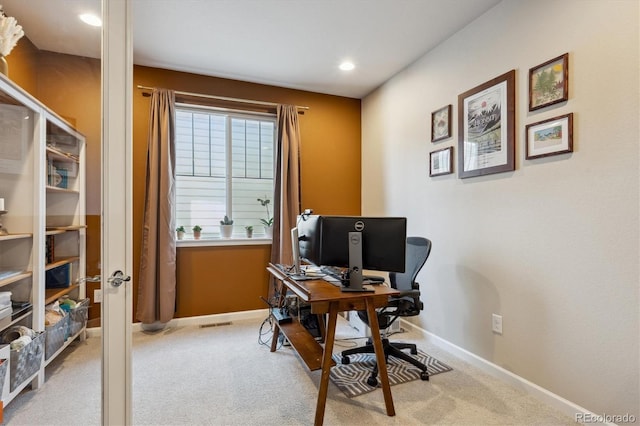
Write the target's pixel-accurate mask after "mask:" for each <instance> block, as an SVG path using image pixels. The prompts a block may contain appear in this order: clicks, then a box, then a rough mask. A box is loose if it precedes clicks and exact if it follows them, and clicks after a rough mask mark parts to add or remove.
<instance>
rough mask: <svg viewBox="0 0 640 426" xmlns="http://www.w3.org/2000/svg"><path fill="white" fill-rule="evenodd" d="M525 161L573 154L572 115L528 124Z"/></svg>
mask: <svg viewBox="0 0 640 426" xmlns="http://www.w3.org/2000/svg"><path fill="white" fill-rule="evenodd" d="M526 129H527V132H526V135H527V154H526V159H527V160H531V159H534V158H541V157H548V156H550V155H558V154H565V153H567V152H573V113H569V114H567V115H562V116H560V117H554V118H550V119H548V120H544V121H538V122H537V123H532V124H528V125H527V126H526Z"/></svg>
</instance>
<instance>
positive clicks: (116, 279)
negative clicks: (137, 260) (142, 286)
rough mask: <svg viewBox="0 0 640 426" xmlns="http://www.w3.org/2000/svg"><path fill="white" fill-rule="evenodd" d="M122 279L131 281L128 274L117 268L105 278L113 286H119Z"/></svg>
mask: <svg viewBox="0 0 640 426" xmlns="http://www.w3.org/2000/svg"><path fill="white" fill-rule="evenodd" d="M123 281H131V277H130V276H129V275H125V274H124V272H122V271H120V270H117V271H115V272H114V273H113V274H111V276H110V277H109V278H107V282H109V283H110V284H111V285H112V286H114V287H120V286H121V285H122V282H123Z"/></svg>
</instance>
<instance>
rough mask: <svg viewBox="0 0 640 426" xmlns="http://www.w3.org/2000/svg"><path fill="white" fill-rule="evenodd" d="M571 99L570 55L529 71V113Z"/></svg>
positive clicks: (566, 54) (559, 57) (562, 56)
mask: <svg viewBox="0 0 640 426" xmlns="http://www.w3.org/2000/svg"><path fill="white" fill-rule="evenodd" d="M567 99H569V54H568V53H565V54H564V55H560V56H558V57H557V58H553V59H550V60H548V61H547V62H545V63H543V64H540V65H538V66H536V67H533V68H531V69H530V70H529V111H534V110H536V109H540V108H544V107H546V106H549V105H553V104H557V103H559V102H564V101H566V100H567Z"/></svg>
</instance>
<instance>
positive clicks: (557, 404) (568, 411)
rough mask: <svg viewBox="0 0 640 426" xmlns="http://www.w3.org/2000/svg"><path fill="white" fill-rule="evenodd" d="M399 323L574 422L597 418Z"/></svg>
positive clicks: (410, 324)
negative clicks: (580, 419)
mask: <svg viewBox="0 0 640 426" xmlns="http://www.w3.org/2000/svg"><path fill="white" fill-rule="evenodd" d="M401 321H402V326H403V327H405V328H412V329H414V330H416V331H419V332H421V333H422V334H423V335H424V336H425V337H426V339H427V340H428V341H429V343H433V344H434V345H435V346H437V347H439V348H441V349H443V350H445V351H447V352H449V353H450V354H452V355H454V356H456V357H458V358H460V359H462V360H463V361H466V362H468V363H469V364H471V365H473V366H474V367H477V368H479V369H480V370H482V371H484V372H485V373H487V374H490V375H492V376H493V377H496V378H497V379H500V380H502V381H504V382H507V383H508V384H509V385H511V386H513V387H514V388H516V389H520V390H522V391H524V392H526V393H528V394H529V395H531V396H533V397H535V398H537V399H539V400H540V401H542V402H544V403H545V404H547V405H549V406H551V407H553V408H555V409H556V410H558V411H560V412H561V413H563V414H565V415H567V416H569V417H570V418H572V419H574V420H576V419H578V418H587V417H589V418H591V419H596V418H598V416H597V415H595V414H594V413H592V412H591V411H589V410H587V409H585V408H583V407H581V406H579V405H577V404H574V403H573V402H571V401H569V400H567V399H564V398H562V397H561V396H559V395H556V394H555V393H553V392H551V391H549V390H547V389H545V388H543V387H541V386H538V385H536V384H535V383H533V382H530V381H529V380H527V379H525V378H523V377H520V376H518V375H517V374H514V373H512V372H511V371H509V370H506V369H504V368H502V367H500V366H499V365H497V364H494V363H492V362H491V361H487V360H486V359H484V358H481V357H479V356H478V355H476V354H474V353H472V352H469V351H468V350H466V349H464V348H461V347H460V346H458V345H455V344H453V343H451V342H449V341H447V340H445V339H443V338H441V337H439V336H436V335H435V334H433V333H431V332H429V331H427V330H425V329H423V328H421V327H418V326H417V325H415V324H412V323H410V322H408V321H406V320H404V319H402V320H401ZM579 415H580V416H579ZM576 422H577V423H579V421H578V420H576ZM593 424H609V423H602V422H600V423H597V422H594V423H593Z"/></svg>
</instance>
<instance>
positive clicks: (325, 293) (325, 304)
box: [267, 264, 398, 425]
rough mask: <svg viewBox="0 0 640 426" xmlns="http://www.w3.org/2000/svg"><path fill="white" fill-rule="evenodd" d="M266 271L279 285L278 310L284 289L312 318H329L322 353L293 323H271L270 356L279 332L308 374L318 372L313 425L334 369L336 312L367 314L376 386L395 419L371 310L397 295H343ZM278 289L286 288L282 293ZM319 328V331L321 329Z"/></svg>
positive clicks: (384, 290)
mask: <svg viewBox="0 0 640 426" xmlns="http://www.w3.org/2000/svg"><path fill="white" fill-rule="evenodd" d="M267 271H269V273H271V275H273V276H274V277H275V278H276V280H277V281H278V282H279V283H280V288H279V290H280V292H279V293H280V299H279V301H278V306H282V303H283V302H284V297H285V294H286V291H285V290H286V289H288V290H290V291H291V292H293V293H294V294H295V295H296V296H298V297H299V298H300V299H301V300H302V301H304V302H307V303H308V304H309V305H311V313H312V314H326V313H328V314H329V318H328V322H327V325H326V330H325V333H324V334H323V338H324V342H325V343H324V350H323V348H322V346H321V345H320V344H319V343H318V342H317V341H316V340H315V338H314V337H313V336H311V334H310V333H309V332H308V331H307V330H306V329H305V328H304V327H303V326H302V325H301V324H300V323H298V322H297V321H292V322H291V323H284V324H279V323H278V321H277V320H276V321H274V323H275V324H276V326H275V327H274V331H273V338H272V339H273V340H272V341H271V352H275V350H276V347H277V345H278V336H279V333H280V332H282V333H283V334H284V335H285V336H286V337H287V340H288V341H289V343H291V346H292V347H293V348H294V349H295V350H296V352H297V353H298V355H300V357H301V358H302V360H303V361H304V362H305V364H306V365H307V367H308V368H309V369H310V370H312V371H313V370H317V369H320V368H322V376H321V378H320V389H319V390H318V401H317V404H316V417H315V422H314V424H315V425H321V424H322V422H323V420H324V408H325V405H326V401H327V391H328V388H329V374H330V372H331V367H332V366H333V365H335V362H334V361H333V360H332V359H331V355H332V354H333V342H334V339H335V333H336V322H337V319H338V312H341V311H357V310H366V311H367V314H368V316H369V326H370V327H371V335H372V340H373V346H374V349H375V354H376V361H377V363H378V366H379V367H380V368H379V374H380V382H381V384H382V394H383V395H384V402H385V406H386V409H387V415H389V416H395V414H396V413H395V409H394V407H393V398H392V397H391V387H390V386H389V376H388V374H387V367H386V363H385V359H384V351H383V349H382V339H381V338H380V328H379V325H378V317H377V315H376V311H375V309H376V308H381V307H383V306H386V305H387V302H388V299H389V296H391V295H394V294H398V291H397V290H395V289H392V288H389V287H387V286H384V285H376V286H373V288H374V289H375V292H366V293H365V292H363V293H343V292H342V291H340V288H339V287H336V286H334V285H333V284H330V283H328V282H326V281H324V280H322V279H318V280H308V281H294V280H293V279H291V278H290V277H288V276H287V274H286V273H284V272H283V271H281V270H280V269H278V267H276V266H275V265H273V264H269V266H268V267H267ZM282 286H284V287H286V289H285V288H283V287H282ZM321 328H323V326H322V325H321Z"/></svg>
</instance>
